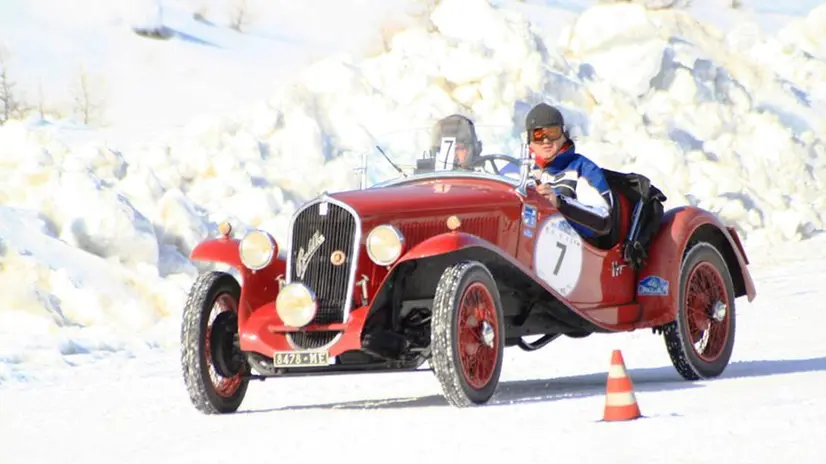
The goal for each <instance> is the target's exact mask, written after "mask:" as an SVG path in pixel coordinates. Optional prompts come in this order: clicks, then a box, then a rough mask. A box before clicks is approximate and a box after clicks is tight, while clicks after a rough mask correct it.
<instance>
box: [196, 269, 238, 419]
mask: <svg viewBox="0 0 826 464" xmlns="http://www.w3.org/2000/svg"><path fill="white" fill-rule="evenodd" d="M240 296H241V288H240V287H239V285H238V282H237V281H236V280H235V278H234V277H232V276H231V275H229V274H226V273H223V272H208V273H205V274H202V275H200V276H199V277H198V279H197V280H196V281H195V283H194V284H193V285H192V290H191V291H190V294H189V299H188V300H187V302H186V307H185V308H184V314H183V325H182V327H181V367H182V370H183V377H184V382H185V384H186V388H187V391H188V392H189V398H190V400H191V401H192V404H193V405H195V408H196V409H198V410H199V411H201V412H203V413H205V414H220V413H228V412H235V411H236V410H237V409H238V407H239V406H241V402H242V401H243V400H244V396H245V395H246V393H247V386H248V384H249V379H248V378H245V376H246V375H247V374H249V372H250V370H249V365H248V364H247V362H246V360H245V359H244V357H243V354H242V353H241V350H240V347H239V344H238V301H239V299H240Z"/></svg>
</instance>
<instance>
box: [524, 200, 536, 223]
mask: <svg viewBox="0 0 826 464" xmlns="http://www.w3.org/2000/svg"><path fill="white" fill-rule="evenodd" d="M522 224H525V227H536V208H535V207H533V206H530V205H525V209H523V210H522Z"/></svg>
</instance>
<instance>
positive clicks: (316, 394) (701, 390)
mask: <svg viewBox="0 0 826 464" xmlns="http://www.w3.org/2000/svg"><path fill="white" fill-rule="evenodd" d="M776 251H777V254H776V255H773V256H774V260H772V261H765V262H766V264H765V265H764V264H756V265H755V266H753V272H754V277H755V281H756V282H757V285H758V297H757V299H756V300H755V301H754V302H753V303H751V304H749V303H746V302H745V301H739V302H738V306H737V311H738V313H737V315H738V319H737V333H736V342H735V348H734V354H733V359H732V364H731V365H730V366H729V368H728V370H727V371H726V372H725V373H724V374H723V376H722V377H721V378H718V379H716V380H711V381H701V382H685V381H683V380H681V379H680V378H678V375H677V374H676V372H675V371H674V369H673V367H672V366H671V364H670V361H669V359H668V355H667V354H666V351H665V346H664V344H663V342H662V338H661V337H660V336H655V335H652V334H651V333H650V332H648V331H640V332H638V333H631V334H617V335H602V336H591V337H589V338H586V339H582V340H574V339H566V338H564V337H563V338H562V339H560V340H557V341H555V342H553V343H552V344H550V345H548V346H547V347H545V348H543V349H542V350H540V351H537V352H533V353H525V352H522V351H521V350H519V349H518V348H513V349H508V350H507V351H506V359H505V364H504V366H503V383H502V384H501V387H500V389H499V392H498V393H497V395H496V396H495V397H494V398H493V401H492V404H490V405H488V406H485V407H481V408H474V409H465V410H459V409H455V408H453V407H450V406H448V405H447V404H446V403H445V402H444V400H443V399H442V397H441V392H440V389H439V385H438V383H437V381H436V379H435V376H434V375H433V374H431V373H429V372H421V373H409V374H368V375H359V376H350V375H348V376H332V377H317V378H292V379H280V380H267V381H265V382H261V383H252V384H250V390H249V392H248V394H247V399H246V400H245V403H244V404H243V405H242V408H241V411H239V413H237V414H236V415H231V416H220V417H217V416H212V417H207V416H204V415H202V414H200V413H198V412H196V411H195V409H194V408H193V407H192V406H191V405H190V403H189V398H188V396H187V393H186V389H185V387H184V385H183V381H182V379H181V377H180V373H179V368H178V357H177V353H175V352H165V353H149V354H146V355H139V356H137V357H135V358H132V359H126V360H124V359H119V358H113V359H109V360H107V361H101V362H100V363H99V364H97V365H95V366H90V365H87V366H81V367H77V368H75V369H72V370H71V372H66V371H57V372H55V373H54V374H53V375H51V376H50V377H49V378H47V379H46V378H44V379H43V380H42V381H41V382H38V383H37V384H34V385H31V384H29V385H27V384H16V385H10V386H9V385H7V386H5V387H0V449H2V455H3V462H4V463H31V464H34V463H54V462H61V463H85V462H118V463H124V464H126V463H146V462H175V463H190V462H191V463H195V462H229V461H231V460H233V459H251V458H252V459H260V456H263V455H272V456H275V457H277V459H278V460H288V461H289V460H294V459H304V460H307V459H311V460H312V461H313V462H326V461H328V460H335V459H341V458H342V457H345V456H350V457H352V456H359V461H361V462H367V463H373V462H375V463H380V462H387V461H388V459H389V458H388V456H390V455H392V456H393V457H392V461H393V462H399V463H421V462H443V461H449V462H474V461H479V462H503V461H513V462H524V463H546V462H548V461H549V460H553V461H559V462H612V463H638V462H663V463H666V462H668V463H694V464H696V463H709V464H717V463H720V462H820V460H821V459H820V458H821V456H822V455H823V453H824V452H826V443H824V441H823V436H824V435H826V421H824V417H826V397H824V395H823V385H826V338H824V337H823V336H822V332H823V331H822V327H823V326H824V324H826V312H824V311H823V304H822V302H823V300H824V299H826V289H824V286H823V276H824V275H826V236H819V237H817V238H814V239H813V240H812V241H809V242H801V243H796V244H789V245H786V246H781V247H779V249H778V250H776ZM615 348H618V349H621V350H622V353H623V356H624V358H625V363H626V366H627V368H628V370H629V375H630V376H631V378H632V381H633V382H634V387H635V392H636V397H637V401H638V403H639V405H640V409H641V411H642V413H643V415H644V416H645V417H644V418H642V419H639V420H636V421H633V422H617V423H601V422H599V421H600V419H601V418H602V413H603V407H604V401H605V397H604V393H605V382H606V376H607V371H608V367H609V363H610V358H611V350H613V349H615ZM253 456H257V457H255V458H253Z"/></svg>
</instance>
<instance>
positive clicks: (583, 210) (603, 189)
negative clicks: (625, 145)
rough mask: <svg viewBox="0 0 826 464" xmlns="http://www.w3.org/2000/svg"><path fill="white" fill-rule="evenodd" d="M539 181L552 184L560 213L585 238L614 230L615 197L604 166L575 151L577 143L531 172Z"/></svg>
mask: <svg viewBox="0 0 826 464" xmlns="http://www.w3.org/2000/svg"><path fill="white" fill-rule="evenodd" d="M532 172H533V173H534V177H535V179H536V181H537V183H542V184H551V186H553V188H554V192H556V194H557V196H558V197H559V199H560V202H559V212H560V213H562V214H563V215H564V216H565V217H566V218H568V220H569V221H570V222H571V225H572V226H573V227H574V228H575V229H576V230H577V231H578V232H579V233H580V234H582V235H583V236H585V237H597V236H600V235H604V234H606V233H608V232H609V231H610V229H611V207H612V206H613V203H614V199H613V197H612V195H611V189H610V188H609V187H608V181H607V180H606V179H605V174H603V172H602V169H600V167H599V166H597V165H596V163H594V162H593V161H591V160H590V159H588V158H586V157H585V156H582V155H580V154H578V153H576V148H575V147H574V146H571V147H569V148H568V149H567V150H565V151H563V152H561V153H559V154H558V155H557V156H556V157H555V158H554V159H553V160H552V161H551V162H550V163H548V165H547V166H545V168H544V169H539V168H538V167H536V166H535V170H534V171H532Z"/></svg>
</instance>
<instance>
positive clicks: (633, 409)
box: [603, 350, 642, 421]
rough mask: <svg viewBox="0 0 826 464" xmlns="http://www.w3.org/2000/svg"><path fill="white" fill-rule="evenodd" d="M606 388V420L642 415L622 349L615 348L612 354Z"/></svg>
mask: <svg viewBox="0 0 826 464" xmlns="http://www.w3.org/2000/svg"><path fill="white" fill-rule="evenodd" d="M605 390H606V391H605V413H604V414H603V420H604V421H625V420H631V419H636V418H638V417H640V416H642V414H641V413H640V406H639V405H638V404H637V397H636V396H635V395H634V385H633V384H632V383H631V378H630V377H628V372H626V370H625V361H624V360H623V359H622V352H620V350H614V352H613V353H612V354H611V368H610V369H609V370H608V382H607V385H606V389H605Z"/></svg>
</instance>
